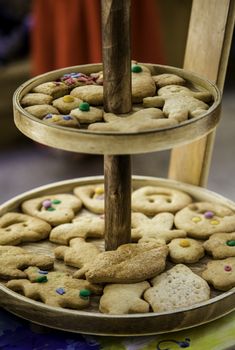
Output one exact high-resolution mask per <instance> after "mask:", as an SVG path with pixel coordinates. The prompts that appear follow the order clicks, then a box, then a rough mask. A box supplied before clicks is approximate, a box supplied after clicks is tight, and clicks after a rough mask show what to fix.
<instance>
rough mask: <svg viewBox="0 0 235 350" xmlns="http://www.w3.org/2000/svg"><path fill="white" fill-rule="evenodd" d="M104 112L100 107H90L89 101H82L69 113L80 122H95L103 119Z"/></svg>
mask: <svg viewBox="0 0 235 350" xmlns="http://www.w3.org/2000/svg"><path fill="white" fill-rule="evenodd" d="M103 114H104V112H103V111H102V109H99V108H95V107H91V106H90V105H89V103H87V102H83V103H81V104H80V106H79V108H76V109H73V110H72V111H71V113H70V115H72V116H73V117H75V118H76V119H77V120H78V121H79V122H80V123H84V124H85V123H86V124H87V123H88V124H89V123H95V122H98V121H101V120H103Z"/></svg>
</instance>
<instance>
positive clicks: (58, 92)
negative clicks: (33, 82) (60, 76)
mask: <svg viewBox="0 0 235 350" xmlns="http://www.w3.org/2000/svg"><path fill="white" fill-rule="evenodd" d="M32 92H40V93H43V94H47V95H51V96H52V97H53V98H58V97H61V96H64V95H66V94H68V92H69V88H68V86H67V85H66V84H64V83H63V82H59V81H49V82H47V83H42V84H40V85H38V86H36V87H35V88H33V90H32Z"/></svg>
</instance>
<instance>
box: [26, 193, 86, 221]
mask: <svg viewBox="0 0 235 350" xmlns="http://www.w3.org/2000/svg"><path fill="white" fill-rule="evenodd" d="M81 207H82V202H81V201H80V200H79V199H78V198H77V197H75V196H73V195H72V194H53V195H47V196H43V197H39V198H34V199H29V200H27V201H25V202H23V203H22V206H21V208H22V211H23V212H24V213H25V214H29V215H32V216H36V217H37V218H40V219H43V220H46V221H47V222H49V223H50V224H51V225H52V226H56V225H60V224H64V223H66V222H70V221H71V220H72V219H73V218H74V216H75V214H76V212H78V211H79V210H80V209H81Z"/></svg>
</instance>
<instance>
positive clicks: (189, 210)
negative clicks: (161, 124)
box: [0, 184, 235, 314]
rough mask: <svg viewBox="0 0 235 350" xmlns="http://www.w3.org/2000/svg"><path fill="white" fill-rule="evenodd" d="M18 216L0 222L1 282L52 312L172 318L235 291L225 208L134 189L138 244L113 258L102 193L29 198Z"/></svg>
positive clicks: (234, 243) (234, 223) (89, 190)
mask: <svg viewBox="0 0 235 350" xmlns="http://www.w3.org/2000/svg"><path fill="white" fill-rule="evenodd" d="M21 210H22V212H21V213H20V212H14V213H13V212H9V213H6V214H4V215H3V216H2V217H1V218H0V233H1V235H0V260H1V268H0V276H1V279H2V283H6V285H7V287H8V288H10V289H12V290H14V291H16V292H20V293H22V294H24V295H25V296H26V297H29V298H32V299H34V300H39V301H41V302H44V303H46V304H48V305H51V306H57V307H67V308H74V309H82V308H88V307H89V305H90V303H91V302H92V303H95V304H96V305H97V303H98V309H99V311H100V312H102V313H108V314H127V313H146V312H153V311H154V312H162V311H170V312H171V311H173V310H175V309H176V310H177V309H179V308H187V307H189V306H191V305H195V304H198V303H200V302H203V301H206V300H208V299H209V298H210V296H211V291H212V290H213V289H214V288H215V289H217V290H219V291H226V290H229V289H230V288H232V287H234V286H235V272H234V271H235V213H234V212H233V211H232V210H231V209H229V208H227V207H225V206H223V205H220V204H215V203H210V202H194V201H193V199H192V198H191V196H190V195H188V194H187V193H184V192H182V191H179V190H176V189H173V188H166V187H162V186H161V187H160V186H144V187H140V188H137V189H135V190H134V191H133V193H132V230H131V236H132V242H131V243H128V244H124V245H121V246H120V247H119V248H118V249H117V250H115V251H106V252H105V251H104V248H103V237H104V220H105V216H104V186H103V184H91V185H83V186H78V187H76V188H74V193H73V194H71V193H62V194H52V195H47V196H42V197H38V198H33V199H29V200H26V201H25V202H23V203H22V205H21ZM28 242H34V243H33V244H36V245H38V247H39V249H38V250H37V252H38V251H40V250H41V251H42V253H41V254H38V253H37V254H34V253H33V252H32V251H30V246H28V245H27V244H29V243H28ZM46 242H48V246H50V250H48V252H47V254H46V253H45V251H44V250H43V245H42V244H44V243H46ZM30 244H32V243H30ZM17 245H21V246H17ZM22 246H23V248H22ZM40 247H42V248H40ZM24 248H26V249H24ZM4 280H5V281H7V282H3V281H4ZM209 285H210V287H209ZM97 296H98V297H97ZM100 296H101V297H100Z"/></svg>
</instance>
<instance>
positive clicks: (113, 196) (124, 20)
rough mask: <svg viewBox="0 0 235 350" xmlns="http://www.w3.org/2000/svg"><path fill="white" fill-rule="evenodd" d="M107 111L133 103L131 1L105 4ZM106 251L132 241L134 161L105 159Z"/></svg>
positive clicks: (121, 157) (122, 109)
mask: <svg viewBox="0 0 235 350" xmlns="http://www.w3.org/2000/svg"><path fill="white" fill-rule="evenodd" d="M101 4H102V6H101V8H102V53H103V72H104V110H105V112H112V113H115V114H121V113H128V112H130V110H131V108H132V102H131V53H130V52H131V51H130V0H102V2H101ZM104 179H105V181H104V182H105V249H106V250H114V249H116V248H117V247H118V246H119V245H121V244H124V243H129V242H130V239H131V157H130V155H115V156H114V155H112V144H110V155H105V156H104Z"/></svg>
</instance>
